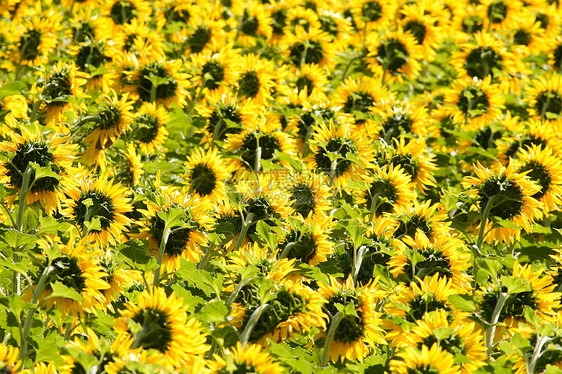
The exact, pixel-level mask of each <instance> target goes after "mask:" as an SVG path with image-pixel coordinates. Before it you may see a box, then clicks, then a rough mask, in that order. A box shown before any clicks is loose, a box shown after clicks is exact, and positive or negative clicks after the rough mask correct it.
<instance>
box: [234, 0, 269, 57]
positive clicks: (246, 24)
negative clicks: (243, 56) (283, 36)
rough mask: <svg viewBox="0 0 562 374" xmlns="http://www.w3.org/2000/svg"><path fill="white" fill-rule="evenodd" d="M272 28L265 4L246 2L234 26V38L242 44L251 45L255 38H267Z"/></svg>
mask: <svg viewBox="0 0 562 374" xmlns="http://www.w3.org/2000/svg"><path fill="white" fill-rule="evenodd" d="M272 31H273V29H272V27H271V17H270V15H269V12H268V11H267V9H266V7H265V5H263V4H260V3H258V2H248V4H247V6H246V7H245V8H244V12H243V13H242V15H241V17H240V19H239V21H238V27H237V28H236V35H237V36H236V40H237V41H238V42H239V44H240V45H242V46H252V45H254V44H255V43H256V40H255V39H256V38H262V39H266V40H267V39H269V38H270V37H271V33H272Z"/></svg>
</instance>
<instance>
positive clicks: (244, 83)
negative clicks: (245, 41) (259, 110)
mask: <svg viewBox="0 0 562 374" xmlns="http://www.w3.org/2000/svg"><path fill="white" fill-rule="evenodd" d="M240 66H241V69H240V73H239V78H238V81H237V82H236V92H237V94H238V96H240V97H242V98H245V99H250V100H252V101H253V102H255V103H256V105H261V104H263V103H264V102H265V101H266V100H269V99H271V91H272V89H273V87H274V86H275V80H274V79H275V75H274V74H275V73H274V72H275V68H274V65H273V62H272V61H269V60H265V59H262V58H260V57H259V56H258V55H255V54H248V55H246V56H243V57H242V61H241V63H240Z"/></svg>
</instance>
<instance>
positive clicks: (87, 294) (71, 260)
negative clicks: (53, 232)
mask: <svg viewBox="0 0 562 374" xmlns="http://www.w3.org/2000/svg"><path fill="white" fill-rule="evenodd" d="M38 245H39V247H40V248H50V251H52V248H53V247H54V248H58V249H59V250H60V256H59V257H56V258H55V259H53V260H52V261H50V262H48V261H47V260H44V262H43V265H42V266H41V268H40V273H39V274H42V273H43V272H45V271H48V281H47V282H46V286H45V288H44V289H43V290H42V291H41V294H40V296H39V300H40V305H43V306H45V307H46V308H47V309H48V310H50V309H52V308H53V307H56V308H57V309H58V310H59V311H60V312H61V313H62V315H63V317H66V316H69V315H72V316H73V317H75V318H76V317H78V318H80V319H84V313H85V312H87V313H93V312H94V311H95V310H96V309H97V308H100V307H101V308H103V306H104V302H105V298H104V296H103V291H104V290H105V289H108V288H109V284H107V282H106V281H105V280H104V277H106V276H107V274H106V273H104V272H103V268H102V267H101V266H100V265H99V262H98V255H99V253H98V252H97V251H95V250H92V248H91V247H90V245H89V240H88V239H78V238H76V236H75V235H74V233H73V232H71V234H70V238H69V240H68V242H67V243H66V244H62V243H60V242H58V239H57V241H54V242H53V241H51V240H49V241H46V240H41V241H39V242H38ZM47 266H49V268H48V269H47V270H46V269H45V268H46V267H47ZM56 283H61V284H62V285H64V286H66V287H68V288H70V289H72V290H73V291H74V292H76V293H78V294H79V295H80V298H79V299H78V298H68V297H64V296H56V297H50V295H51V294H52V293H53V291H54V290H53V288H52V285H54V284H56ZM29 297H30V298H31V295H29Z"/></svg>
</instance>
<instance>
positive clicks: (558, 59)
mask: <svg viewBox="0 0 562 374" xmlns="http://www.w3.org/2000/svg"><path fill="white" fill-rule="evenodd" d="M546 47H547V50H546V52H547V53H548V64H549V66H550V67H551V69H552V70H554V71H556V72H560V71H562V38H561V37H559V36H558V37H556V38H555V39H554V40H553V41H552V42H551V43H550V45H547V46H546Z"/></svg>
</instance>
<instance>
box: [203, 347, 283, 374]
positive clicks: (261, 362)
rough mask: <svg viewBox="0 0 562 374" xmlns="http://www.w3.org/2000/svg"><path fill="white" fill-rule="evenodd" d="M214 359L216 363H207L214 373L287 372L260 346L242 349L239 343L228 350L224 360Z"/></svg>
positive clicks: (217, 356)
mask: <svg viewBox="0 0 562 374" xmlns="http://www.w3.org/2000/svg"><path fill="white" fill-rule="evenodd" d="M214 358H215V359H214V361H209V362H207V365H209V367H210V369H211V370H212V372H213V373H231V374H234V373H240V372H243V373H250V372H253V373H263V374H282V373H284V372H285V371H284V370H283V367H282V366H281V365H280V364H279V363H277V362H276V361H274V360H273V358H272V357H271V355H270V354H269V353H268V352H266V351H264V350H263V347H262V346H261V345H258V344H249V345H247V346H245V347H244V348H242V345H241V344H240V342H238V343H236V347H234V348H229V349H227V350H226V352H225V357H224V358H223V357H221V356H219V355H216V354H215V355H214Z"/></svg>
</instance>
